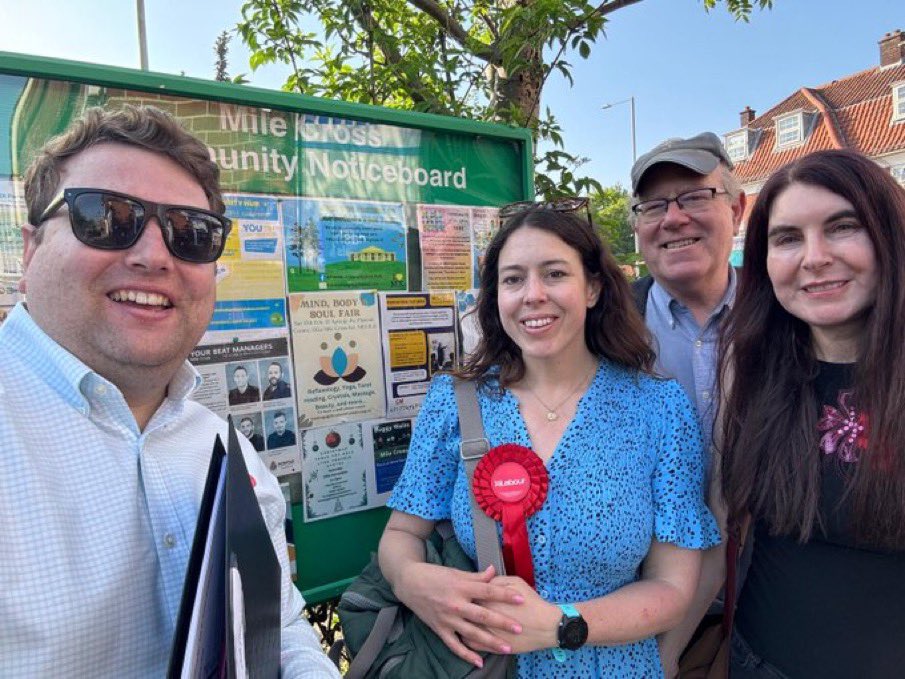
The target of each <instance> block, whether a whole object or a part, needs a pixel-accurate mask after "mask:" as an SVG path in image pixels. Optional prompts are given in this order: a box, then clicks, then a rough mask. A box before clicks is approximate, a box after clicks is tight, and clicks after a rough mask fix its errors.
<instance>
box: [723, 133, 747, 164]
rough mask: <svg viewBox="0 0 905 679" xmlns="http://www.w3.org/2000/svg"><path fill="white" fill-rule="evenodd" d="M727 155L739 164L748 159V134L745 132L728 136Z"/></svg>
mask: <svg viewBox="0 0 905 679" xmlns="http://www.w3.org/2000/svg"><path fill="white" fill-rule="evenodd" d="M726 153H728V154H729V157H730V158H731V159H732V162H734V163H737V162H738V161H740V160H747V158H748V133H747V132H745V131H742V132H734V133H732V134H727V135H726Z"/></svg>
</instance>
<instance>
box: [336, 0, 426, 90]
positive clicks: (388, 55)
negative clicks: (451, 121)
mask: <svg viewBox="0 0 905 679" xmlns="http://www.w3.org/2000/svg"><path fill="white" fill-rule="evenodd" d="M350 7H351V10H352V15H353V16H354V17H355V21H357V22H358V25H359V26H361V28H362V30H364V31H365V32H366V33H368V35H369V36H370V38H371V40H372V41H373V43H374V44H375V45H377V47H378V48H379V49H380V51H381V52H382V53H383V56H384V59H385V60H386V63H387V64H389V65H392V66H395V65H398V64H401V63H402V61H403V57H402V54H401V53H400V52H399V50H397V49H396V47H395V46H394V45H393V44H392V42H390V40H389V39H388V36H387V34H386V33H385V32H383V31H382V30H381V29H380V27H379V26H377V22H376V21H374V20H373V19H374V16H373V15H372V14H371V12H370V10H368V9H365V8H364V7H362V3H360V2H353V3H350ZM402 73H403V72H402V71H397V74H399V75H400V77H401V78H404V79H405V81H406V86H407V88H408V93H409V96H410V97H411V98H412V101H413V102H414V103H415V104H421V103H424V102H425V101H427V98H426V97H425V96H424V95H423V94H422V93H421V92H422V91H423V89H424V87H423V85H422V84H421V83H420V82H417V81H412V79H411V78H407V77H405V76H404V75H402Z"/></svg>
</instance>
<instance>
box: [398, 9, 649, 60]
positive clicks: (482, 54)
mask: <svg viewBox="0 0 905 679" xmlns="http://www.w3.org/2000/svg"><path fill="white" fill-rule="evenodd" d="M406 1H407V2H408V3H409V4H410V5H411V6H412V7H415V8H416V9H420V10H421V11H422V12H424V13H425V14H427V15H428V16H429V17H430V18H431V19H433V20H434V21H436V22H437V23H438V24H440V27H441V28H442V29H443V30H444V31H446V34H447V35H448V36H449V37H450V38H452V39H453V40H455V41H456V42H457V43H459V44H460V45H462V47H464V48H465V49H467V50H468V51H469V52H471V53H472V54H474V55H475V56H476V57H478V58H479V59H481V60H482V61H488V62H489V61H491V60H492V59H493V50H492V49H491V48H490V47H488V46H487V45H482V44H480V43H477V42H476V41H475V39H474V38H472V37H471V36H470V35H468V31H466V30H465V27H464V26H462V24H460V23H459V22H458V21H456V20H455V19H453V18H452V17H451V16H450V15H449V13H448V12H447V11H446V10H445V9H443V8H442V7H441V6H440V5H438V4H437V3H436V2H434V0H406ZM636 1H639V0H636Z"/></svg>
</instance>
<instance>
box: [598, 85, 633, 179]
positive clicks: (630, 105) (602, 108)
mask: <svg viewBox="0 0 905 679" xmlns="http://www.w3.org/2000/svg"><path fill="white" fill-rule="evenodd" d="M619 104H628V105H629V110H630V112H631V131H632V162H633V163H634V162H635V161H636V160H638V145H637V143H636V141H635V96H634V95H632V96H631V97H629V98H628V99H620V100H619V101H614V102H612V103H609V104H604V105H603V106H601V107H600V110H601V111H605V110H606V109H608V108H613V107H614V106H618V105H619Z"/></svg>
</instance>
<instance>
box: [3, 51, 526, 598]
mask: <svg viewBox="0 0 905 679" xmlns="http://www.w3.org/2000/svg"><path fill="white" fill-rule="evenodd" d="M25 84H28V85H35V87H32V88H31V89H30V90H29V91H28V96H29V97H31V102H30V103H31V106H30V107H29V109H28V115H23V116H13V115H12V114H11V111H12V110H13V109H15V108H16V107H17V105H18V103H17V100H18V99H19V98H20V97H22V96H25V95H24V94H23V92H25V90H26V89H28V88H26V87H25ZM42 88H43V89H42ZM97 91H104V92H105V93H106V94H105V96H106V97H107V98H106V99H101V103H103V102H104V101H113V100H115V98H116V97H117V96H123V95H122V94H119V95H117V94H113V95H111V94H109V92H120V93H123V92H124V93H126V97H127V98H130V97H131V98H132V99H135V98H136V94H137V95H138V97H137V98H138V99H141V100H143V101H145V100H147V101H149V102H151V103H153V101H154V98H155V97H159V98H164V99H166V100H167V105H168V106H169V107H170V109H171V110H172V108H173V107H175V108H176V111H175V112H176V114H177V116H178V117H180V118H181V119H183V120H186V119H191V117H192V116H194V117H196V118H197V117H201V116H204V115H207V117H208V119H210V118H211V114H210V108H211V107H212V106H216V105H220V106H221V108H222V106H223V105H231V106H237V107H248V110H251V109H253V110H255V111H257V112H258V113H260V112H261V111H264V112H267V113H266V114H260V116H259V119H258V122H257V123H255V124H256V125H260V126H261V127H262V128H267V129H268V130H269V131H270V132H271V133H274V132H275V133H276V134H271V136H269V137H267V138H266V139H265V138H263V137H262V136H261V130H260V129H255V130H253V132H254V133H255V136H252V135H250V134H249V133H248V130H246V129H244V128H243V129H242V130H241V131H238V132H237V131H236V129H235V128H233V129H232V130H231V131H230V132H231V134H232V135H233V136H231V137H229V138H228V139H227V140H225V141H223V142H219V141H218V140H216V139H214V137H215V136H216V135H214V134H210V135H209V136H208V137H207V138H205V141H206V143H208V144H209V145H211V146H212V147H213V146H216V145H217V144H218V143H222V144H223V146H224V147H225V148H235V147H236V146H239V147H241V145H242V144H245V145H246V146H245V147H244V148H246V149H251V148H254V149H259V150H260V154H261V155H260V156H259V160H261V161H262V162H263V161H264V156H265V155H267V157H268V158H271V159H276V158H278V157H283V156H281V155H280V154H285V156H286V157H288V155H289V154H292V153H293V152H294V153H296V154H299V153H300V151H299V148H301V147H304V151H305V152H306V153H309V154H317V153H320V154H322V156H320V157H322V158H323V161H322V162H323V163H324V165H323V167H327V163H328V162H335V160H336V158H337V157H338V156H336V155H334V156H333V157H332V160H331V157H328V156H329V154H330V153H336V144H335V143H333V142H334V141H335V140H317V139H316V140H314V141H312V140H311V139H308V138H306V139H304V140H303V141H302V140H301V136H300V133H299V132H298V130H296V134H295V135H291V134H290V135H286V134H285V133H284V134H282V135H281V134H279V133H280V132H282V131H284V128H282V127H281V125H277V126H276V127H274V126H273V125H272V123H270V121H269V119H268V118H267V115H269V112H271V111H277V112H280V113H281V114H283V115H285V116H287V118H288V116H290V115H291V116H294V120H295V125H297V126H299V127H300V126H301V125H303V124H304V122H303V121H305V120H308V121H315V122H312V123H311V124H312V125H315V126H316V124H317V121H322V120H342V121H343V122H344V123H349V122H352V123H353V124H357V123H361V124H370V125H377V126H383V127H382V129H385V130H390V132H391V133H397V136H398V139H397V142H396V143H398V144H399V148H406V144H407V143H408V140H411V139H413V138H414V139H416V140H419V139H420V140H421V141H420V143H421V144H422V147H421V149H418V148H414V150H412V149H409V150H410V151H411V152H412V153H414V154H415V155H418V154H419V153H421V158H420V159H419V160H416V161H414V163H415V164H414V165H411V167H412V168H414V169H412V170H411V171H410V174H409V176H410V177H411V176H415V175H414V173H415V171H416V169H418V168H417V167H416V165H417V164H418V163H421V164H422V165H426V164H427V163H428V162H433V163H434V164H435V165H438V164H442V163H443V162H445V163H446V164H447V165H451V164H453V163H461V164H462V166H463V167H464V166H465V165H466V164H467V163H472V164H471V165H469V169H470V171H471V170H474V172H473V176H470V177H469V179H470V181H471V185H470V186H469V187H468V189H467V190H462V187H461V186H458V185H454V184H456V181H450V180H451V179H454V178H452V177H451V176H452V174H453V173H452V172H449V173H448V175H449V176H445V177H442V178H440V179H438V180H437V182H434V180H433V175H431V179H430V181H429V182H428V181H425V182H423V183H421V184H420V186H415V183H414V182H410V184H409V185H408V186H402V184H401V182H399V181H397V182H396V184H395V185H394V186H392V187H390V188H389V189H386V191H387V193H381V191H382V190H383V189H380V188H379V187H378V188H374V189H373V191H374V193H368V194H367V195H363V192H364V191H365V190H366V189H367V190H371V189H370V188H368V187H365V185H364V184H363V183H361V182H359V184H358V185H357V186H356V187H355V190H356V191H357V193H356V195H347V194H344V193H343V192H344V190H345V187H347V186H350V185H351V184H350V183H349V181H348V180H347V181H346V182H345V183H343V182H339V181H327V180H323V181H321V182H320V183H312V181H313V180H311V179H310V177H309V178H306V179H305V180H304V182H308V183H307V184H305V183H304V182H303V180H302V177H301V175H302V173H301V171H299V172H298V173H297V174H296V175H295V176H294V177H290V175H291V174H292V173H291V172H290V171H289V170H290V168H289V165H288V164H285V165H284V166H283V167H282V169H284V170H286V171H285V172H283V173H282V174H281V173H279V172H274V170H275V169H276V168H275V165H276V161H274V162H273V164H272V165H270V166H268V165H267V164H266V162H265V164H264V167H263V168H261V169H267V170H269V171H270V175H267V174H266V173H265V172H263V171H261V169H247V168H243V169H241V170H239V169H236V170H234V171H231V172H224V173H223V175H224V176H223V183H224V189H225V190H226V191H231V190H238V191H247V192H252V193H254V192H260V193H273V194H287V195H299V196H310V195H319V196H325V197H331V198H332V197H336V198H354V199H369V200H371V199H373V200H394V201H402V202H407V203H418V202H423V203H435V204H448V205H475V206H496V205H499V204H501V203H503V202H509V201H515V200H530V199H531V198H533V196H534V183H533V172H534V168H533V153H532V138H531V134H530V132H529V131H528V130H525V129H522V128H515V127H508V126H504V125H498V124H491V123H483V122H476V121H472V120H466V119H463V118H451V117H446V116H440V115H434V114H427V113H416V112H410V111H400V110H395V109H388V108H383V107H378V106H368V105H364V104H355V103H348V102H343V101H330V100H324V99H318V98H315V97H310V96H305V95H299V94H291V93H288V92H277V91H271V90H264V89H260V88H255V87H249V86H244V85H234V84H231V83H220V82H215V81H207V80H201V79H197V78H188V77H184V76H173V75H165V74H160V73H150V72H143V71H135V70H131V69H124V68H117V67H111V66H100V65H93V64H86V63H82V62H75V61H64V60H58V59H49V58H42V57H34V56H28V55H21V54H12V53H8V52H0V180H3V179H13V178H17V179H21V173H22V171H23V169H24V166H25V165H27V156H28V153H29V152H33V151H34V147H35V146H36V145H40V144H41V143H43V140H44V139H46V138H47V137H49V136H51V135H52V134H56V133H58V132H60V131H62V129H63V128H65V127H66V125H68V121H69V120H70V119H71V117H72V116H73V111H74V110H75V109H77V108H79V107H84V106H86V105H91V104H92V102H93V98H92V97H94V96H95V95H94V93H95V92H97ZM48 93H50V94H48ZM51 94H52V96H51ZM42 97H45V98H46V99H45V100H42ZM182 98H184V99H185V100H186V101H184V102H183V101H181V99H182ZM173 99H176V100H180V101H173ZM42 101H46V102H49V103H47V104H46V105H45V106H43V107H42V106H41V105H40V104H41V103H42ZM59 102H63V105H62V106H61V105H60V104H59ZM70 104H71V108H72V109H73V110H66V109H67V106H69V105H70ZM205 105H206V106H207V107H208V109H207V112H206V113H205V112H204V111H202V112H201V113H199V110H201V109H203V108H204V106H205ZM181 107H184V109H185V112H184V113H183V108H181ZM234 110H238V109H234ZM242 110H243V111H244V110H246V109H244V108H243V109H242ZM221 115H222V114H221ZM243 115H244V114H243ZM4 120H5V121H7V123H9V122H10V121H12V120H15V121H16V125H15V126H13V125H11V124H7V126H6V128H5V129H4V124H5V123H4V122H3V121H4ZM221 120H222V118H221ZM300 121H302V122H300ZM268 126H269V127H268ZM13 127H15V128H16V129H13ZM189 127H190V129H191V125H189ZM349 129H351V128H349ZM23 130H24V132H23ZM17 135H18V136H17ZM237 135H238V136H237ZM287 137H288V138H287ZM265 143H266V144H267V146H262V144H265ZM418 143H419V142H418V141H416V142H415V147H417V144H418ZM230 145H231V146H230ZM13 147H15V149H14V148H13ZM358 150H360V149H358ZM369 150H370V151H373V149H369ZM241 152H242V151H239V153H241ZM398 153H401V152H398ZM425 154H426V156H427V157H428V158H429V161H425V160H424V159H423V158H424V156H425ZM376 155H379V152H378V153H377V154H376ZM340 160H342V159H341V158H340ZM383 162H387V161H383ZM393 162H397V163H398V165H397V167H398V168H402V166H403V164H404V163H405V162H412V161H404V160H397V161H393ZM301 165H302V163H301V162H298V166H299V168H301ZM234 166H235V164H234ZM221 167H225V165H222V164H221ZM343 167H347V166H343ZM360 167H364V165H362V166H360ZM475 168H477V169H475ZM358 171H359V172H361V173H363V172H364V171H363V170H358ZM402 171H403V172H404V171H405V170H402ZM418 171H421V170H420V169H419V170H418ZM424 172H425V174H424V175H423V177H424V178H425V180H427V177H428V175H427V174H426V172H427V171H424ZM353 173H354V170H353ZM375 174H376V171H375ZM392 174H395V170H394V171H393V173H392ZM386 176H387V175H386V171H385V174H384V178H386ZM438 177H441V175H438ZM0 216H2V215H0ZM2 226H3V225H2V224H0V227H2ZM5 237H6V235H5V234H3V233H0V241H3V239H4V238H5ZM2 244H3V243H2V242H0V245H2ZM292 515H293V531H294V538H295V549H296V563H297V568H298V580H297V585H298V587H299V589H300V590H301V591H302V593H303V595H304V596H305V599H306V600H307V601H308V603H309V604H312V603H319V602H322V601H325V600H328V599H331V598H334V597H336V596H338V595H339V594H341V593H342V591H343V590H344V589H345V588H346V587H347V586H348V584H349V583H350V582H351V580H352V579H353V578H354V577H355V576H356V575H357V574H358V573H359V572H360V571H361V569H362V568H363V567H364V565H365V564H366V563H367V561H368V559H369V558H370V554H371V552H373V551H375V550H376V548H377V543H378V540H379V538H380V534H381V532H382V530H383V526H384V525H385V523H386V520H387V518H388V516H389V510H388V509H386V508H383V507H380V508H377V509H370V510H367V511H362V512H357V513H352V514H344V515H341V516H335V517H332V518H327V519H324V520H320V521H315V522H310V523H305V522H304V521H303V507H302V504H301V503H295V502H294V503H293V506H292Z"/></svg>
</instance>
